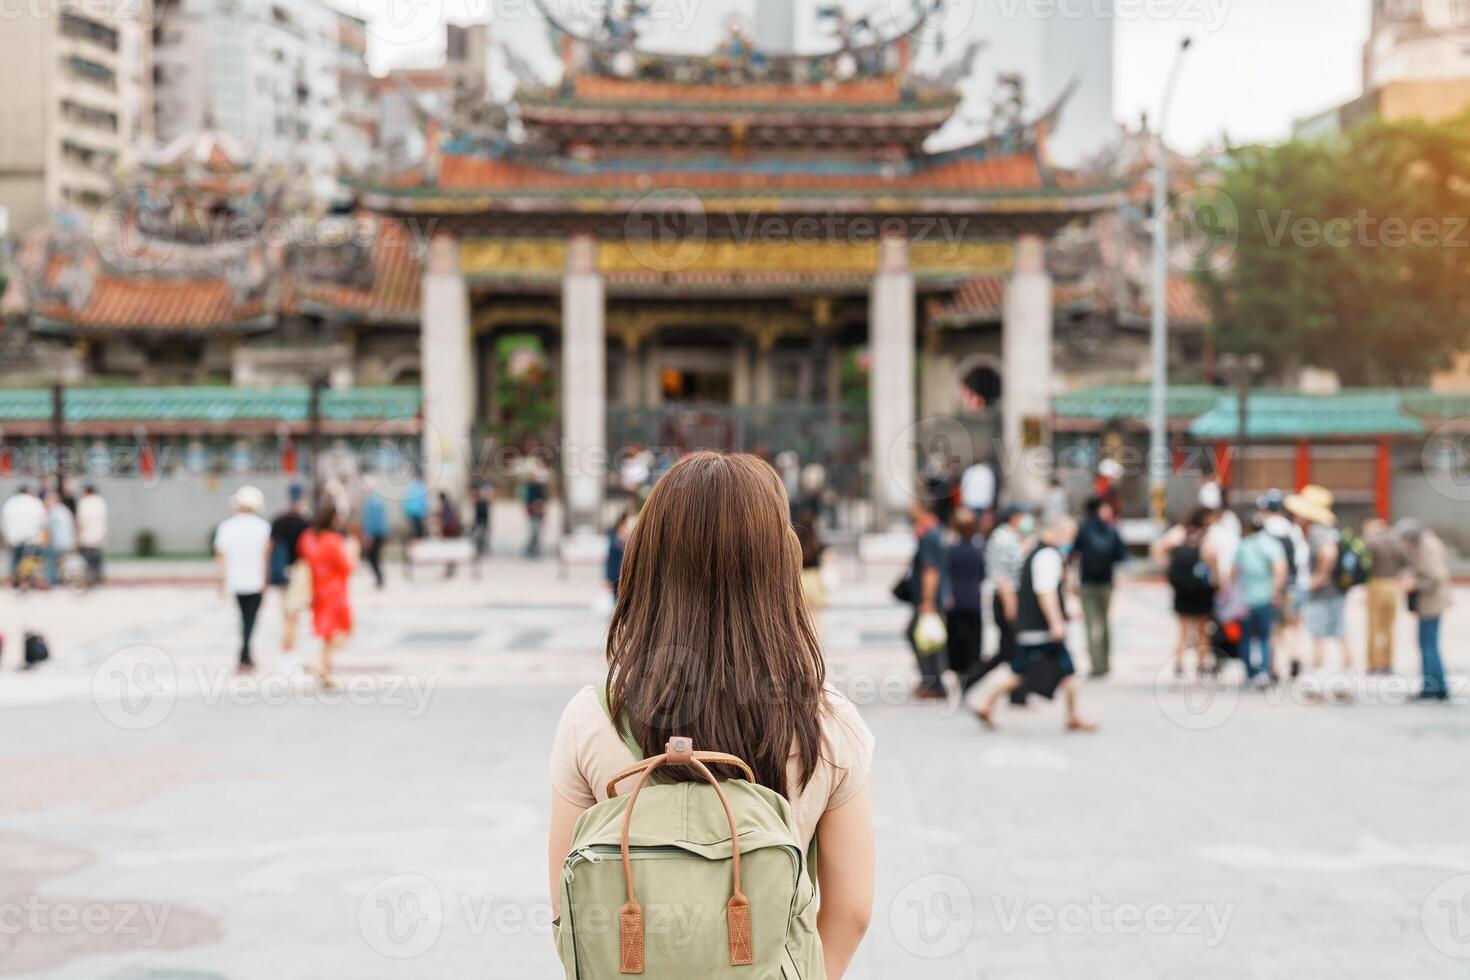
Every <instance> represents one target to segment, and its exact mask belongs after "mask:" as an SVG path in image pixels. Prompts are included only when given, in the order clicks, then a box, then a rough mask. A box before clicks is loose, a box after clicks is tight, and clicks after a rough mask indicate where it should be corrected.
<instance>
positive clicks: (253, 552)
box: [214, 485, 271, 674]
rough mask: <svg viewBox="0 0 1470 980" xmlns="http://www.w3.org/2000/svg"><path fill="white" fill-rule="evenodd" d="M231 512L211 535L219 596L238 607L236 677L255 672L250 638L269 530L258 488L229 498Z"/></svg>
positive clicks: (267, 558) (266, 565)
mask: <svg viewBox="0 0 1470 980" xmlns="http://www.w3.org/2000/svg"><path fill="white" fill-rule="evenodd" d="M230 504H231V505H232V506H233V507H234V508H235V514H234V516H233V517H230V518H227V519H226V520H225V521H224V522H223V523H221V524H220V526H219V528H218V529H217V530H216V531H215V532H214V554H215V558H216V560H217V562H218V564H219V568H220V592H221V593H222V594H226V593H227V594H229V595H233V596H234V597H235V602H236V603H237V604H238V605H239V606H240V667H239V670H240V673H242V674H248V673H250V672H251V671H253V670H254V669H255V663H254V661H253V660H252V659H251V657H250V636H251V634H252V633H253V632H255V617H256V615H257V614H258V613H259V612H260V598H261V595H262V594H263V593H264V592H265V583H266V573H267V571H268V569H269V566H270V547H271V526H270V523H269V522H268V521H266V519H265V518H263V517H261V516H260V512H261V511H262V510H264V509H265V494H263V493H261V492H260V488H258V487H252V486H248V485H247V486H243V487H241V488H240V489H238V490H236V491H235V495H234V496H233V497H231V498H230Z"/></svg>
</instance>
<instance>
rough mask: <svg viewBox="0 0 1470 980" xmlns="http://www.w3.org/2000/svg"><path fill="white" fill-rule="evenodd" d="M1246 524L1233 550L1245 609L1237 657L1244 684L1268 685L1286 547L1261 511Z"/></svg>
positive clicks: (1283, 588)
mask: <svg viewBox="0 0 1470 980" xmlns="http://www.w3.org/2000/svg"><path fill="white" fill-rule="evenodd" d="M1250 526H1251V533H1250V534H1249V535H1248V536H1247V537H1246V538H1245V540H1243V541H1242V542H1241V543H1240V547H1239V548H1238V549H1236V552H1235V581H1236V585H1237V586H1238V587H1239V589H1240V596H1241V600H1242V601H1243V602H1244V603H1245V608H1246V616H1245V620H1244V627H1245V628H1244V630H1243V634H1244V635H1242V636H1241V639H1240V659H1241V662H1242V663H1243V664H1245V676H1246V683H1247V684H1250V685H1251V686H1252V687H1269V686H1270V685H1271V683H1272V682H1273V681H1274V680H1275V675H1274V674H1273V673H1272V671H1271V633H1272V630H1273V629H1274V628H1275V626H1276V616H1277V615H1278V614H1279V613H1280V611H1281V606H1282V604H1283V603H1284V602H1285V598H1286V587H1287V577H1288V575H1287V570H1288V567H1289V563H1288V561H1287V558H1286V549H1284V548H1282V547H1281V542H1279V541H1277V540H1276V538H1275V537H1274V536H1273V535H1272V534H1271V532H1270V531H1269V530H1267V529H1266V515H1265V514H1262V513H1257V514H1255V515H1254V516H1253V517H1252V518H1251V525H1250ZM1255 653H1259V654H1260V656H1259V657H1256V656H1254V654H1255Z"/></svg>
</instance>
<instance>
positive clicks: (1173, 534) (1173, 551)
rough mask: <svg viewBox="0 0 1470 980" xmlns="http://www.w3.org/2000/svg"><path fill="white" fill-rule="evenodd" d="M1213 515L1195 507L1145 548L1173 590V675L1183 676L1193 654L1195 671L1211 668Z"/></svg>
mask: <svg viewBox="0 0 1470 980" xmlns="http://www.w3.org/2000/svg"><path fill="white" fill-rule="evenodd" d="M1214 516H1215V512H1214V511H1211V510H1210V509H1208V507H1205V506H1199V507H1196V508H1195V509H1194V510H1192V511H1190V512H1189V516H1188V517H1186V518H1185V519H1184V520H1183V521H1182V522H1180V523H1178V524H1176V525H1174V526H1173V527H1171V528H1169V530H1167V531H1165V532H1164V533H1163V534H1162V535H1161V536H1160V537H1159V539H1158V540H1157V541H1155V542H1154V543H1153V545H1152V546H1150V548H1149V555H1150V557H1152V558H1153V561H1154V564H1156V565H1158V566H1159V567H1161V568H1163V569H1165V573H1166V576H1167V578H1168V580H1169V587H1170V588H1171V589H1173V590H1174V616H1175V618H1176V619H1177V620H1178V621H1179V635H1178V640H1177V641H1176V643H1175V644H1174V676H1176V677H1183V676H1184V660H1185V656H1186V654H1187V653H1188V652H1189V651H1191V650H1193V651H1194V652H1195V669H1196V671H1198V672H1200V673H1204V672H1205V671H1206V670H1207V669H1209V667H1210V666H1211V665H1212V659H1213V658H1212V656H1211V651H1210V641H1209V630H1208V627H1209V623H1210V618H1211V617H1212V616H1213V615H1214V613H1215V589H1216V587H1217V585H1218V583H1219V581H1220V575H1219V566H1218V565H1217V564H1216V558H1217V555H1216V553H1215V541H1214V540H1212V539H1211V538H1210V536H1209V528H1210V524H1211V522H1212V521H1213V519H1214Z"/></svg>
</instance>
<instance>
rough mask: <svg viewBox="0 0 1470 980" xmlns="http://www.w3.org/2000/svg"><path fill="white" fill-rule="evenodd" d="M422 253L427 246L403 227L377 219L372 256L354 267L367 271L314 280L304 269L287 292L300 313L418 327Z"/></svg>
mask: <svg viewBox="0 0 1470 980" xmlns="http://www.w3.org/2000/svg"><path fill="white" fill-rule="evenodd" d="M422 253H423V247H422V245H421V243H419V242H417V241H415V240H414V238H413V236H412V235H411V234H410V233H409V231H408V229H407V228H405V227H404V225H403V224H402V223H401V222H398V221H394V220H393V219H391V218H379V219H373V220H372V224H371V244H370V245H369V247H368V249H367V253H366V255H365V256H354V257H353V260H352V263H351V264H352V265H357V266H365V269H363V268H359V269H357V270H353V269H350V268H349V269H347V270H345V271H344V273H343V274H339V275H336V276H332V275H312V274H311V273H310V272H309V271H307V270H304V269H301V268H298V269H297V270H296V273H295V274H294V275H293V276H292V279H291V288H290V289H289V290H288V291H287V303H288V304H290V308H291V309H292V310H294V311H300V312H304V313H315V314H319V315H323V316H327V317H328V318H330V319H337V320H347V321H366V322H372V323H399V324H417V323H418V320H419V312H420V311H419V284H420V281H421V280H422V278H423V255H422ZM313 271H315V270H313ZM354 272H356V273H357V274H354Z"/></svg>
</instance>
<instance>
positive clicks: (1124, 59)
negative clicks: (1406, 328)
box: [332, 0, 1369, 150]
mask: <svg viewBox="0 0 1470 980" xmlns="http://www.w3.org/2000/svg"><path fill="white" fill-rule="evenodd" d="M332 2H333V3H335V4H336V6H338V7H339V8H341V9H343V10H346V11H348V12H350V13H355V14H358V15H359V16H364V17H366V18H367V19H368V21H369V23H370V29H371V36H372V41H371V51H370V60H371V61H372V63H373V67H374V69H375V70H377V71H382V70H384V69H385V68H387V67H391V66H395V65H402V64H419V65H422V64H433V63H435V62H436V61H437V60H438V59H439V58H440V57H441V56H442V51H443V43H444V42H443V37H444V33H443V24H444V23H445V22H446V21H455V22H471V21H484V20H489V21H491V22H492V23H494V24H495V25H496V30H495V35H496V37H497V39H498V40H501V41H504V42H507V43H510V44H511V45H513V46H514V48H515V50H516V51H517V52H519V53H521V54H523V55H525V56H526V57H527V58H528V59H530V60H532V61H533V62H535V63H537V64H541V65H545V66H547V73H548V74H552V73H553V72H554V65H555V57H554V55H552V53H551V52H550V49H549V47H548V44H547V38H546V32H545V29H544V26H543V22H542V21H541V19H540V17H539V16H538V15H537V14H536V13H535V12H534V9H533V4H532V2H531V0H332ZM549 2H550V3H551V5H552V7H553V9H555V10H558V11H560V12H567V13H569V14H570V16H571V17H572V19H576V18H577V16H578V13H579V12H581V16H582V18H583V20H584V22H585V19H586V13H585V12H586V11H588V10H592V11H597V10H600V9H602V5H603V2H604V0H549ZM651 2H653V3H654V5H655V16H654V17H653V18H652V22H651V23H650V25H649V27H648V28H647V29H646V30H645V34H646V35H647V36H648V37H649V38H650V43H653V42H657V44H658V45H659V46H660V47H666V48H684V49H689V48H700V47H706V46H708V45H709V44H711V43H713V42H714V41H715V40H716V38H717V37H718V36H719V33H720V26H721V24H722V23H723V22H724V21H725V20H726V19H727V18H729V17H730V16H738V15H741V14H744V13H747V12H748V11H749V10H750V9H751V5H752V0H651ZM792 2H793V3H795V4H797V5H798V6H800V7H804V8H807V9H812V8H815V6H816V5H817V0H792ZM909 2H910V0H866V2H858V0H850V2H849V3H848V4H847V6H848V7H849V8H850V9H854V10H863V11H872V10H875V9H876V10H877V11H879V12H882V13H885V14H886V13H887V12H888V11H893V12H895V13H902V12H904V11H907V10H908V9H909ZM950 2H951V3H952V4H953V5H954V6H955V7H956V10H955V11H954V12H953V18H954V19H955V20H956V22H958V23H960V24H961V25H963V24H965V23H971V24H973V13H971V14H969V15H968V16H967V14H966V10H965V9H964V7H963V5H964V4H967V3H975V4H989V5H992V6H998V7H1000V8H1002V9H1004V10H1007V11H1016V10H1018V9H1019V10H1022V11H1040V12H1042V13H1046V12H1049V11H1052V10H1055V9H1063V10H1077V9H1086V10H1091V9H1097V8H1099V7H1100V8H1101V9H1103V10H1112V11H1113V16H1114V17H1115V19H1116V29H1115V32H1114V34H1115V39H1114V44H1115V55H1114V57H1115V75H1116V78H1115V91H1114V103H1115V107H1116V112H1117V116H1118V118H1119V119H1120V120H1122V121H1126V122H1129V123H1135V122H1136V121H1137V119H1138V117H1139V114H1140V113H1141V112H1143V111H1145V110H1147V111H1150V113H1151V114H1152V113H1154V112H1156V111H1157V106H1158V102H1159V98H1160V93H1161V91H1162V88H1163V84H1164V78H1165V76H1166V75H1167V74H1168V68H1169V64H1170V61H1171V60H1172V58H1173V56H1174V53H1175V51H1176V50H1177V49H1178V46H1179V42H1180V40H1181V39H1182V38H1183V37H1184V36H1185V35H1190V36H1192V37H1193V38H1194V41H1195V43H1194V49H1193V52H1192V53H1191V54H1190V56H1189V61H1188V62H1187V66H1186V68H1185V71H1184V75H1183V79H1182V81H1181V84H1180V88H1179V93H1178V96H1177V101H1176V102H1175V107H1174V110H1173V112H1172V115H1171V119H1170V121H1169V135H1170V142H1171V143H1174V144H1176V145H1178V146H1180V148H1181V149H1187V150H1192V149H1197V148H1199V147H1201V146H1204V145H1206V144H1208V143H1211V142H1215V141H1217V140H1218V139H1219V137H1220V136H1221V135H1222V134H1228V135H1229V137H1230V139H1231V140H1232V141H1234V142H1237V143H1239V142H1254V141H1273V140H1279V139H1283V138H1285V137H1287V136H1289V135H1290V132H1291V123H1292V120H1293V119H1296V118H1298V117H1300V116H1304V115H1309V114H1311V113H1314V112H1317V111H1319V110H1321V109H1325V108H1328V107H1330V106H1332V105H1335V104H1337V103H1340V102H1343V101H1346V100H1347V99H1350V98H1353V97H1355V96H1356V95H1358V94H1360V93H1361V86H1362V67H1361V66H1362V48H1363V42H1364V40H1365V39H1366V38H1367V33H1368V21H1369V0H950ZM671 26H672V27H673V28H674V29H670V27H671ZM980 72H981V73H982V74H983V72H984V63H983V61H982V63H981V66H980Z"/></svg>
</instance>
